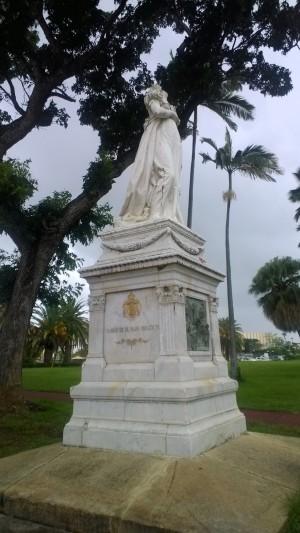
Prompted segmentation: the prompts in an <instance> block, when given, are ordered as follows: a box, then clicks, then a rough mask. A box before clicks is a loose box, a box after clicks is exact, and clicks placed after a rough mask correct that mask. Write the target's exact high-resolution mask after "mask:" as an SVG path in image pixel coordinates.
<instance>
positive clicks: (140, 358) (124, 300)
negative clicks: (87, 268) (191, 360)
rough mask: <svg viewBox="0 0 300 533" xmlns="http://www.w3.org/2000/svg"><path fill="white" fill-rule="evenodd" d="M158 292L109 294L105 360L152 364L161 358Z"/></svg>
mask: <svg viewBox="0 0 300 533" xmlns="http://www.w3.org/2000/svg"><path fill="white" fill-rule="evenodd" d="M158 316H159V313H158V302H157V296H156V293H155V289H152V288H149V289H137V290H135V291H134V292H117V293H108V294H106V310H105V319H104V358H105V359H106V361H107V363H109V364H116V363H150V362H153V361H155V359H156V358H157V357H158V356H159V324H158Z"/></svg>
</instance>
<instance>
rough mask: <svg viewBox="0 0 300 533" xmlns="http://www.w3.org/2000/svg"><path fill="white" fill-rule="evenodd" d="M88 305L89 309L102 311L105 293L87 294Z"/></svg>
mask: <svg viewBox="0 0 300 533" xmlns="http://www.w3.org/2000/svg"><path fill="white" fill-rule="evenodd" d="M88 305H89V309H90V311H104V309H105V294H98V295H94V296H91V295H90V296H89V299H88Z"/></svg>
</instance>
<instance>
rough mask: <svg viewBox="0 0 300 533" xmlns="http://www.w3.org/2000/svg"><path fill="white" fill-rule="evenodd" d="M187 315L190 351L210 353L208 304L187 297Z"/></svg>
mask: <svg viewBox="0 0 300 533" xmlns="http://www.w3.org/2000/svg"><path fill="white" fill-rule="evenodd" d="M185 315H186V334H187V347H188V351H189V352H203V351H208V350H209V326H208V323H207V310H206V302H205V301H204V300H198V299H197V298H191V297H189V296H187V297H186V299H185Z"/></svg>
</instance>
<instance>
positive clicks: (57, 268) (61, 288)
mask: <svg viewBox="0 0 300 533" xmlns="http://www.w3.org/2000/svg"><path fill="white" fill-rule="evenodd" d="M19 263H20V254H19V253H18V252H17V251H15V252H14V253H12V254H7V253H6V252H5V251H4V250H0V305H1V304H2V305H3V304H7V303H8V302H9V300H10V298H11V295H12V290H13V286H14V283H15V279H16V275H17V272H18V268H19ZM81 264H82V260H81V259H80V258H78V257H77V256H76V254H74V253H73V252H72V251H71V249H70V247H69V245H68V244H67V243H66V242H61V243H60V244H59V246H58V248H57V251H56V254H55V256H54V257H53V259H52V260H51V262H50V265H49V267H48V270H47V272H46V274H45V276H44V278H43V280H42V282H41V284H40V287H39V291H38V296H37V297H38V299H39V300H40V301H41V302H43V303H48V304H52V305H53V304H55V303H57V302H58V301H59V300H61V298H68V297H70V296H79V294H80V293H81V290H82V285H81V284H80V283H76V284H75V285H74V284H70V283H68V275H69V274H68V273H69V271H71V270H75V269H77V268H78V267H79V266H81ZM61 276H64V278H62V277H61Z"/></svg>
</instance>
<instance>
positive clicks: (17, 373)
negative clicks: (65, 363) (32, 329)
mask: <svg viewBox="0 0 300 533" xmlns="http://www.w3.org/2000/svg"><path fill="white" fill-rule="evenodd" d="M56 246H57V241H56V240H55V242H53V238H52V239H48V241H46V240H45V241H44V242H43V243H42V244H40V246H38V247H33V248H30V249H27V250H26V251H24V252H23V254H22V256H21V261H20V266H19V270H18V273H17V277H16V281H15V284H14V288H13V293H12V297H11V300H10V302H9V304H8V306H7V310H6V313H5V316H4V318H3V322H2V325H1V329H0V409H2V410H9V409H11V408H15V407H16V406H17V405H18V404H21V403H22V402H23V392H22V356H23V350H24V345H25V341H26V334H27V329H28V326H29V323H30V317H31V314H32V310H33V306H34V303H35V300H36V297H37V293H38V288H39V285H40V282H41V280H42V278H43V276H44V275H45V273H46V271H47V268H48V265H49V262H50V260H51V257H52V255H53V253H54V251H55V248H56Z"/></svg>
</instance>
